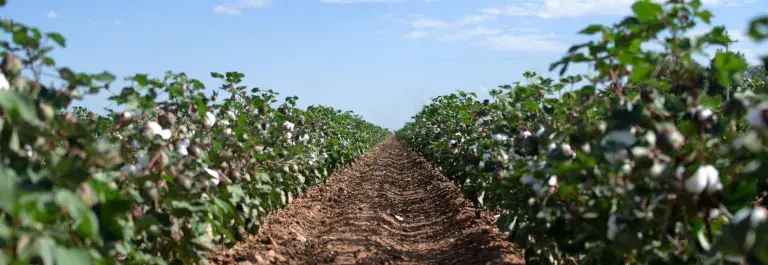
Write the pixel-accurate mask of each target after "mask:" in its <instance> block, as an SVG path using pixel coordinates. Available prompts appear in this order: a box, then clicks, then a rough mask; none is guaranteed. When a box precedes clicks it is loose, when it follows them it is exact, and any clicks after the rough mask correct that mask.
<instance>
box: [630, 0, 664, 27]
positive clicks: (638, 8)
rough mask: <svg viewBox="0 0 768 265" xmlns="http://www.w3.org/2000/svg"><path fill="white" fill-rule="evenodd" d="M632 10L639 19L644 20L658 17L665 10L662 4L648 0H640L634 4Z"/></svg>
mask: <svg viewBox="0 0 768 265" xmlns="http://www.w3.org/2000/svg"><path fill="white" fill-rule="evenodd" d="M632 11H633V12H634V13H635V16H637V19H639V20H640V21H643V22H647V21H650V20H654V19H657V17H658V16H659V15H661V14H662V13H663V12H664V10H663V9H662V8H661V5H659V4H657V3H654V2H651V1H648V0H644V1H638V2H636V3H635V4H633V5H632Z"/></svg>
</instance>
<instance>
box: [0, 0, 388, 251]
mask: <svg viewBox="0 0 768 265" xmlns="http://www.w3.org/2000/svg"><path fill="white" fill-rule="evenodd" d="M4 2H5V1H0V5H2V3H4ZM0 28H2V30H3V31H4V32H5V33H7V35H8V38H4V40H0V46H2V57H3V61H2V75H0V161H2V163H0V264H60V265H74V264H195V263H206V262H207V261H206V257H207V254H208V253H209V252H210V251H211V250H213V248H214V247H215V244H216V243H224V244H228V245H231V244H232V243H234V242H236V241H238V240H241V239H243V238H244V237H245V236H246V235H247V234H254V233H255V232H257V230H258V229H259V226H260V224H261V222H262V221H263V220H264V218H265V217H266V216H267V215H268V214H269V213H271V212H274V211H276V210H278V209H281V208H283V207H284V206H286V204H287V203H288V202H289V201H291V199H292V198H293V197H294V196H296V195H297V194H299V193H301V192H303V191H304V190H305V189H306V188H307V187H308V186H309V185H312V184H315V183H318V182H322V181H324V180H325V178H326V177H327V176H328V174H329V173H330V172H331V171H333V170H335V169H338V168H339V167H341V166H342V165H344V164H345V163H349V162H350V161H352V160H354V159H356V158H357V157H358V156H360V155H361V154H362V153H364V152H365V151H366V150H367V149H368V148H370V147H372V146H373V145H374V144H375V143H376V142H379V141H382V140H383V139H385V138H386V137H388V136H389V135H390V134H391V133H390V132H389V131H387V130H385V129H382V128H380V127H377V126H375V125H372V124H370V123H368V122H365V121H364V120H362V118H361V117H360V116H358V115H356V114H353V113H351V112H341V111H338V110H334V109H332V108H328V107H322V106H310V107H308V108H306V109H299V108H297V107H296V100H297V98H296V97H288V98H286V99H285V100H284V101H279V100H278V99H277V93H275V92H273V91H270V90H267V91H263V90H260V89H258V88H252V89H249V88H247V87H246V86H244V85H241V84H240V82H241V80H242V78H243V75H242V74H240V73H236V72H228V73H226V74H218V73H212V76H213V77H215V78H218V79H220V80H221V81H222V83H223V84H222V85H221V87H220V88H219V90H218V91H216V92H215V93H214V94H213V95H211V96H208V95H206V94H204V93H203V92H204V87H203V84H202V83H201V82H200V81H198V80H195V79H192V78H189V77H187V76H186V75H185V74H183V73H170V72H169V73H167V74H166V75H165V76H164V77H162V78H153V77H150V76H147V75H135V76H131V77H129V78H127V81H129V83H130V85H128V86H126V87H124V88H122V89H121V90H119V91H118V92H117V93H114V94H113V95H114V96H112V97H111V98H110V100H111V101H113V102H114V103H116V105H118V106H121V107H124V109H125V111H121V112H114V111H111V112H110V113H109V114H108V115H107V116H99V115H96V114H94V113H91V112H89V111H88V110H85V109H83V108H77V107H74V108H73V111H71V112H65V111H64V110H66V109H68V108H70V107H71V104H72V103H73V102H74V101H75V100H77V99H80V98H82V95H83V94H86V93H89V94H94V93H99V92H100V91H103V90H104V89H109V83H110V82H112V81H113V79H114V77H113V76H112V75H111V74H109V73H107V72H104V73H98V74H86V73H76V72H73V71H72V70H70V69H69V68H66V67H59V66H57V64H56V62H55V61H54V60H53V59H52V58H50V57H49V56H48V54H49V52H50V51H51V50H52V49H53V46H50V45H51V44H54V45H57V46H62V47H63V46H65V39H64V38H63V37H62V36H61V35H59V34H56V33H41V32H40V30H38V29H36V28H31V27H27V26H25V25H23V24H19V23H17V22H13V21H9V20H0ZM44 70H54V71H56V72H57V73H58V75H57V76H56V78H57V80H58V81H59V82H60V83H61V86H60V87H58V88H57V87H54V86H52V85H51V86H46V85H43V84H42V83H41V81H40V77H41V73H43V72H42V71H44ZM219 92H226V94H227V95H228V96H227V97H226V98H224V99H220V100H219V101H217V100H216V98H217V97H218V95H217V94H218V93H219ZM161 98H162V99H161Z"/></svg>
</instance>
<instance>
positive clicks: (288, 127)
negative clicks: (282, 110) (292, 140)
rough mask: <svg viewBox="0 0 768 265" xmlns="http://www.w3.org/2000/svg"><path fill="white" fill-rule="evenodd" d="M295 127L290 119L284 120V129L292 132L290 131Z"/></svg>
mask: <svg viewBox="0 0 768 265" xmlns="http://www.w3.org/2000/svg"><path fill="white" fill-rule="evenodd" d="M293 127H294V125H293V123H292V122H290V121H286V122H283V129H284V130H286V131H289V132H290V131H293Z"/></svg>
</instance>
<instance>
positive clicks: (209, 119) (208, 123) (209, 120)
mask: <svg viewBox="0 0 768 265" xmlns="http://www.w3.org/2000/svg"><path fill="white" fill-rule="evenodd" d="M214 124H216V115H214V114H213V113H212V112H210V111H209V112H206V113H205V120H203V125H204V126H205V127H206V128H211V127H213V125H214Z"/></svg>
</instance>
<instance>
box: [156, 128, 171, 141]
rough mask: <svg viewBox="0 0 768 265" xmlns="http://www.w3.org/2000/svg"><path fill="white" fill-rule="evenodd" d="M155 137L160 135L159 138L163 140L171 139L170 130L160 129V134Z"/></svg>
mask: <svg viewBox="0 0 768 265" xmlns="http://www.w3.org/2000/svg"><path fill="white" fill-rule="evenodd" d="M157 135H160V138H161V139H163V140H168V139H171V130H168V129H162V130H160V133H158V134H157Z"/></svg>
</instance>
